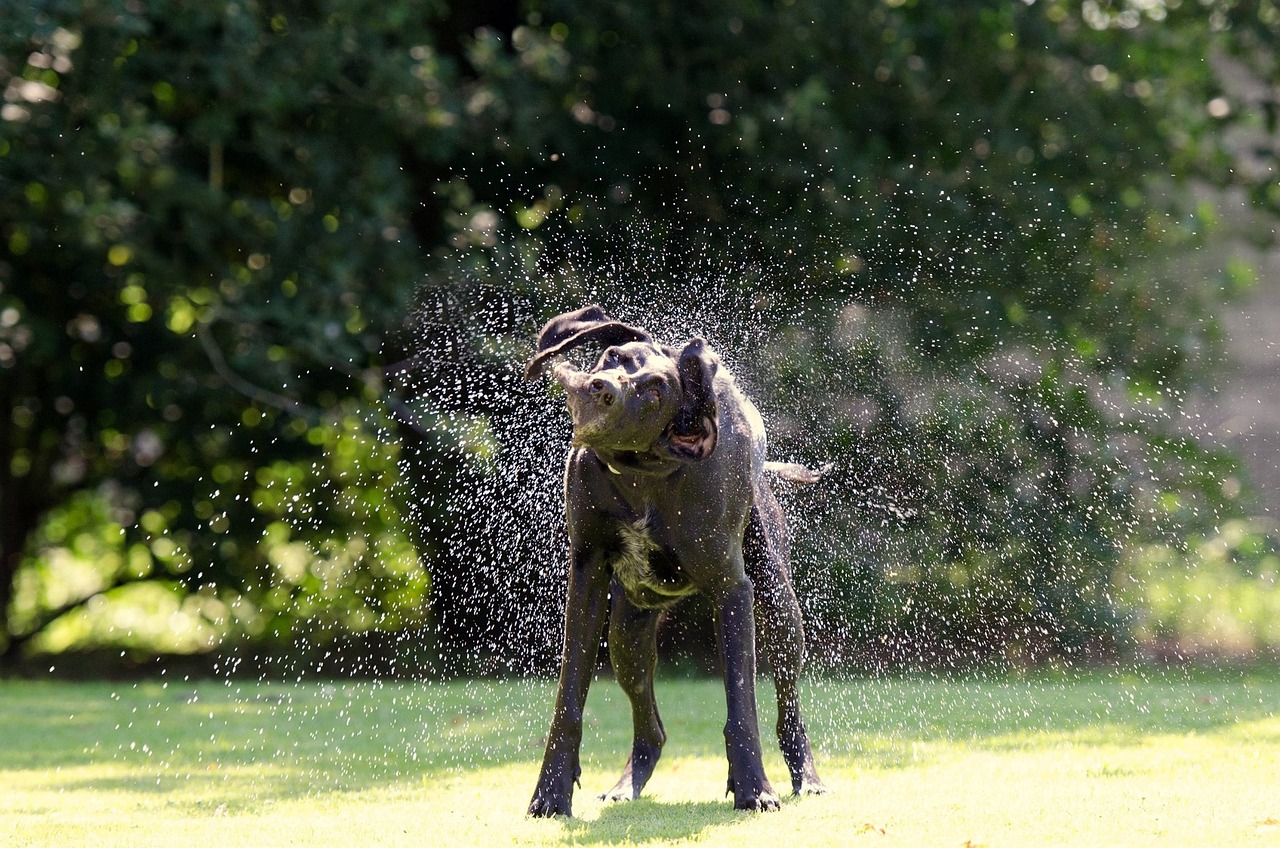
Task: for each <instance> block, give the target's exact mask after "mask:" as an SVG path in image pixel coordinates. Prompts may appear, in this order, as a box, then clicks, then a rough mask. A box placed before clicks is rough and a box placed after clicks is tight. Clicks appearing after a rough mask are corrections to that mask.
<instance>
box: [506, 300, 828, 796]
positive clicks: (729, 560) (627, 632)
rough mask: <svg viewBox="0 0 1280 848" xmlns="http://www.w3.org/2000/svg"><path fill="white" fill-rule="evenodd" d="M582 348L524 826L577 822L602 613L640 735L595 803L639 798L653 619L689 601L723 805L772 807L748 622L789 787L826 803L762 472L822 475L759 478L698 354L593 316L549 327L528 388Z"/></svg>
mask: <svg viewBox="0 0 1280 848" xmlns="http://www.w3.org/2000/svg"><path fill="white" fill-rule="evenodd" d="M585 344H595V345H599V346H601V347H604V348H605V350H604V353H603V354H602V355H601V357H600V359H599V361H598V362H597V363H596V365H595V367H594V368H592V369H591V370H590V371H581V370H579V369H577V368H575V367H574V366H573V365H571V364H569V363H567V362H565V363H561V364H560V365H558V366H557V367H556V369H555V376H556V379H557V380H559V381H560V383H561V384H562V385H563V386H564V388H565V390H566V392H567V393H568V403H569V412H570V414H571V415H572V417H573V445H574V447H573V449H572V451H571V452H570V454H569V460H568V467H567V470H566V474H565V505H566V509H567V514H568V529H569V587H568V600H567V608H566V614H565V638H564V656H563V658H562V663H563V664H562V667H561V671H560V684H559V690H558V692H557V695H556V703H555V713H554V715H553V717H552V720H551V730H550V733H549V734H548V736H547V750H546V755H545V756H544V757H543V761H542V773H541V775H540V776H539V778H538V785H537V788H536V789H535V790H534V793H533V801H532V802H531V803H530V805H529V814H530V815H534V816H553V815H557V814H563V815H566V816H567V815H572V800H573V787H574V784H575V783H577V781H578V777H579V775H580V772H581V769H580V767H579V765H578V749H579V745H580V744H581V741H582V711H583V706H584V704H585V703H586V699H587V687H588V686H589V684H590V682H591V674H592V669H593V667H594V664H595V659H596V649H597V647H598V645H599V639H600V632H601V630H602V628H603V626H604V618H605V610H606V608H607V609H608V610H609V639H608V642H609V656H610V658H611V660H612V662H613V668H614V672H615V674H616V675H617V678H618V682H619V683H620V684H621V685H622V688H623V689H624V690H625V691H626V693H627V697H628V698H629V699H630V701H631V709H632V715H633V719H634V724H635V737H634V742H633V744H632V749H631V756H630V758H629V759H628V760H627V764H626V768H625V769H624V770H623V773H622V777H621V778H620V779H619V780H618V782H617V784H616V785H614V787H613V788H612V789H610V790H609V791H608V792H606V793H604V795H603V796H601V797H603V798H606V799H609V800H616V801H621V800H630V799H633V798H636V797H638V796H639V795H640V791H641V790H642V789H643V788H644V785H645V783H646V782H647V781H648V780H649V776H650V775H651V774H652V773H653V767H654V765H655V764H656V763H657V761H658V756H659V755H660V754H661V752H662V745H663V743H664V742H665V741H666V733H665V732H664V730H663V727H662V720H661V719H660V718H659V717H658V707H657V703H656V702H655V701H654V695H653V673H654V667H655V665H656V662H657V645H656V639H655V632H656V626H657V620H658V613H659V611H660V610H661V609H662V608H663V607H666V606H668V605H670V604H672V603H674V602H676V601H677V600H679V599H680V598H682V597H685V596H686V595H689V594H692V593H694V592H703V593H705V594H706V595H707V596H709V598H710V599H711V601H712V604H713V606H714V608H715V612H716V615H715V631H716V641H717V644H718V646H719V649H720V656H721V659H722V662H723V669H724V681H725V693H726V695H727V698H728V722H727V723H726V724H725V728H724V735H725V747H726V750H727V753H728V758H729V791H731V792H733V805H734V807H736V808H737V809H741V810H776V809H777V808H778V796H777V795H776V794H775V793H774V791H773V788H772V787H771V786H770V785H769V780H768V778H767V777H766V776H765V773H764V767H763V766H762V764H761V749H760V733H759V723H758V720H757V718H756V699H755V675H756V653H755V629H756V619H757V618H758V619H759V623H760V629H761V635H762V638H763V642H764V646H765V649H766V651H767V652H768V657H769V662H770V664H771V665H772V667H773V673H774V680H775V683H776V688H777V692H778V725H777V731H778V743H779V744H780V746H781V747H782V754H783V758H784V759H785V761H786V763H787V768H788V769H789V770H790V772H791V788H792V790H793V791H794V792H795V793H797V794H800V793H819V792H823V791H825V790H824V787H823V785H822V781H820V780H819V779H818V775H817V772H816V771H815V770H814V765H813V753H812V752H811V750H810V746H809V737H808V734H807V732H806V731H805V726H804V722H803V721H802V720H801V717H800V699H799V691H798V681H799V677H800V671H801V667H802V665H803V663H804V630H803V627H802V625H801V622H800V607H799V604H798V603H797V602H796V597H795V593H794V591H793V590H792V587H791V574H790V564H789V552H788V547H787V540H786V527H785V521H784V518H783V515H782V510H781V508H780V507H779V505H778V502H777V500H776V499H775V498H774V495H773V492H772V490H771V489H770V488H769V482H768V480H767V479H766V478H765V476H764V472H765V471H771V472H775V473H779V474H782V475H783V476H786V477H788V478H790V479H795V480H800V481H803V482H813V481H814V480H815V479H817V475H816V474H814V473H813V472H809V471H808V470H807V469H804V468H802V467H800V466H793V465H781V464H777V463H766V462H765V459H764V456H765V434H764V425H763V423H762V422H761V420H760V415H759V413H758V412H757V411H756V408H755V406H753V405H752V403H751V401H749V400H748V399H747V398H746V397H745V396H744V395H743V394H742V392H741V391H740V390H739V389H738V387H737V385H736V383H735V382H734V380H733V377H732V376H731V375H730V374H729V373H728V372H727V370H726V369H725V368H723V367H722V366H721V364H720V360H719V357H717V356H716V355H715V354H714V353H713V352H712V351H711V350H710V349H709V348H708V347H707V345H706V343H705V342H704V341H703V340H702V339H694V340H693V341H691V342H689V343H688V344H687V345H686V346H685V347H684V349H683V350H680V351H676V350H675V349H673V348H670V347H667V346H665V345H662V344H658V343H656V342H655V341H654V340H653V339H652V338H651V337H650V336H649V334H648V333H647V332H645V331H644V330H641V329H638V328H636V327H631V326H628V325H626V324H623V323H620V322H618V321H614V320H613V319H611V318H609V316H607V315H605V313H604V312H603V311H602V310H601V309H600V307H598V306H590V307H587V308H586V309H581V310H578V311H577V312H570V313H566V314H564V315H560V316H558V317H556V318H554V319H552V320H551V321H550V322H548V323H547V325H546V326H545V327H544V328H543V330H542V333H541V335H540V336H539V338H538V352H537V354H536V355H535V356H534V357H533V359H532V360H531V361H530V362H529V366H528V369H527V370H526V376H527V377H529V378H530V379H533V378H536V377H538V376H539V375H540V374H541V373H542V372H543V370H544V369H545V367H546V365H547V361H548V360H549V359H551V358H552V357H554V356H556V355H557V354H561V353H564V352H566V351H568V350H570V349H571V348H574V347H577V346H579V345H585Z"/></svg>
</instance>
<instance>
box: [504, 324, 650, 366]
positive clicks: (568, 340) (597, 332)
mask: <svg viewBox="0 0 1280 848" xmlns="http://www.w3.org/2000/svg"><path fill="white" fill-rule="evenodd" d="M651 341H653V338H652V337H651V336H650V335H649V334H648V333H646V332H645V331H644V330H641V329H640V328H638V327H632V326H631V325H630V324H623V323H622V322H621V321H615V320H614V319H612V318H610V317H609V316H608V315H606V314H605V312H604V310H603V309H601V308H600V307H599V306H587V307H584V308H583V309H579V310H577V311H576V312H565V313H564V314H562V315H557V316H556V317H554V318H552V319H551V320H550V321H548V322H547V324H546V326H545V327H543V328H542V332H541V333H539V334H538V352H537V353H536V354H534V357H533V359H530V360H529V364H528V365H527V366H526V367H525V369H524V376H525V379H527V380H534V379H537V378H538V377H539V376H540V375H541V374H542V372H543V370H545V369H546V367H547V360H549V359H551V357H553V356H556V355H558V354H561V353H565V352H567V351H569V350H571V349H573V348H575V347H578V346H579V345H583V344H586V343H588V342H595V343H597V344H600V345H602V346H603V347H608V346H609V345H616V344H626V343H627V342H651Z"/></svg>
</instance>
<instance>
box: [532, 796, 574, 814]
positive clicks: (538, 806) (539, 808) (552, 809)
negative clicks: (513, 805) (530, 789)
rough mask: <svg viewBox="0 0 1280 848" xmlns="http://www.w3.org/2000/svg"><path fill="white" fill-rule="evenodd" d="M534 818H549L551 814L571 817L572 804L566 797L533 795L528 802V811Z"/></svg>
mask: <svg viewBox="0 0 1280 848" xmlns="http://www.w3.org/2000/svg"><path fill="white" fill-rule="evenodd" d="M528 814H529V815H530V816H532V817H533V818H535V819H549V818H551V817H552V816H564V817H565V818H572V817H573V805H572V802H571V801H570V800H569V799H568V798H554V797H551V796H544V795H534V796H533V800H532V801H530V802H529V813H528Z"/></svg>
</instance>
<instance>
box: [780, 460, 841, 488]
mask: <svg viewBox="0 0 1280 848" xmlns="http://www.w3.org/2000/svg"><path fill="white" fill-rule="evenodd" d="M764 470H765V473H766V474H776V475H777V476H779V477H781V478H782V479H783V480H787V481H789V482H791V483H816V482H818V481H819V480H821V479H822V475H824V474H826V473H827V472H828V471H830V470H831V463H829V462H828V463H827V464H826V465H824V466H822V467H821V468H819V469H817V470H816V471H815V470H814V469H812V468H806V467H804V466H803V465H800V464H799V463H796V462H766V463H765V464H764Z"/></svg>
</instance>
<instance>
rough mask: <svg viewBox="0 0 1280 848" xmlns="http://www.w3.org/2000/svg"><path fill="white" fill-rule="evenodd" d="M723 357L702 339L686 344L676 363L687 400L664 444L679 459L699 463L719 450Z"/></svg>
mask: <svg viewBox="0 0 1280 848" xmlns="http://www.w3.org/2000/svg"><path fill="white" fill-rule="evenodd" d="M719 362H720V360H719V357H717V356H716V355H715V353H713V352H712V350H711V349H710V348H709V347H707V343H706V342H705V341H703V340H702V339H694V340H693V341H691V342H689V344H687V345H685V348H684V350H683V351H681V352H680V358H679V359H678V360H676V371H678V372H679V374H680V388H681V390H682V391H683V392H684V397H683V399H682V400H681V402H680V409H679V410H678V411H677V412H676V417H675V418H674V419H672V421H671V424H670V425H669V426H668V427H667V432H666V433H665V434H664V438H663V441H664V442H665V444H666V448H667V450H668V451H669V452H670V453H671V455H672V456H674V457H675V458H677V459H683V460H686V461H692V462H698V461H700V460H703V459H706V458H707V457H709V456H711V454H712V452H714V451H715V449H716V439H717V438H718V437H719V434H720V424H719V421H718V420H717V416H716V390H715V378H716V370H717V368H719Z"/></svg>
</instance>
